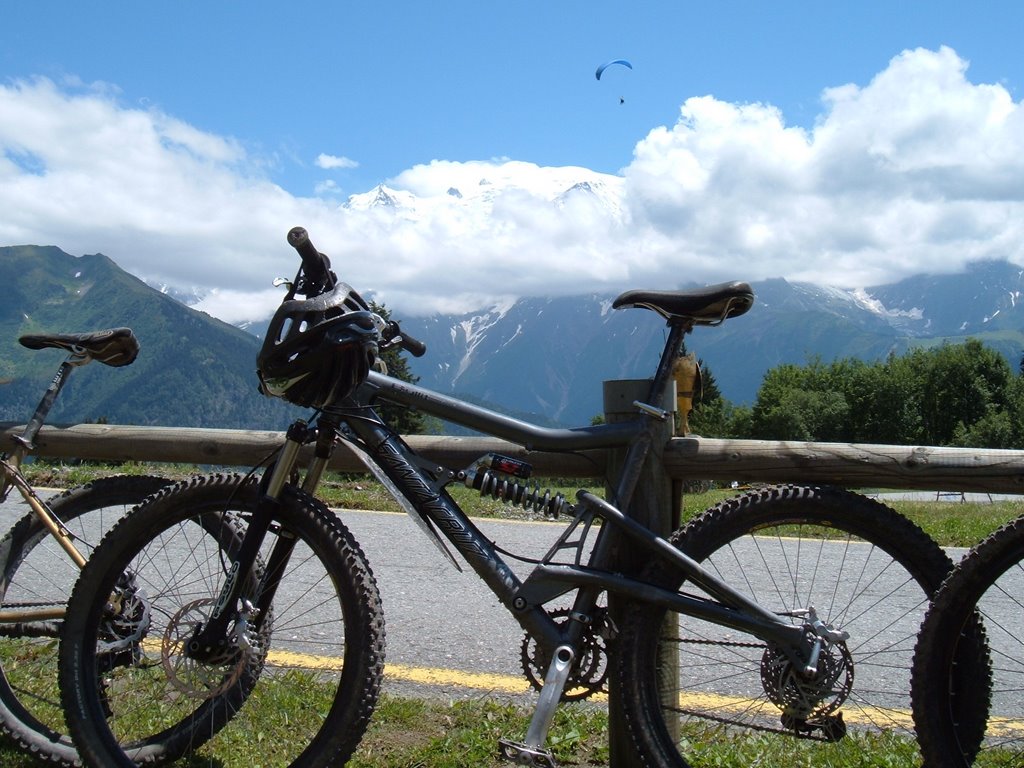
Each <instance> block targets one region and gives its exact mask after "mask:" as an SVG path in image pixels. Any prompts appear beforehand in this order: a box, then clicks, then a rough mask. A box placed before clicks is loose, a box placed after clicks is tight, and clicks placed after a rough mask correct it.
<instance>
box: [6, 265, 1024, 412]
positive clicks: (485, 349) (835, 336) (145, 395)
mask: <svg viewBox="0 0 1024 768" xmlns="http://www.w3.org/2000/svg"><path fill="white" fill-rule="evenodd" d="M1022 274H1024V272H1022V270H1021V268H1020V267H1017V266H1016V265H1013V264H1010V263H1009V262H1005V261H998V260H992V261H985V262H978V263H976V264H975V265H972V268H971V270H969V271H968V272H966V273H964V274H958V275H922V276H915V277H913V278H907V279H905V280H902V281H899V282H898V283H893V284H891V285H885V286H875V287H871V288H865V289H859V290H856V291H849V290H843V289H838V288H831V287H827V286H816V285H812V284H808V283H800V282H791V281H788V280H785V279H782V278H774V279H771V280H765V281H760V282H754V283H752V285H753V287H754V290H755V294H756V298H755V303H754V306H753V308H752V309H751V311H750V312H748V313H747V314H745V315H743V316H742V317H739V318H735V319H730V320H729V321H727V322H726V323H724V324H723V325H721V326H719V327H716V328H698V329H696V330H695V332H694V333H693V334H692V335H691V336H690V337H688V339H687V346H688V348H689V349H691V350H692V351H694V352H696V353H697V354H698V356H699V357H700V358H701V359H702V360H703V361H704V363H705V365H706V366H707V367H708V368H709V369H710V370H711V371H712V372H713V374H714V376H715V380H716V383H717V384H718V387H719V389H720V390H721V391H722V393H723V394H724V395H725V396H726V397H727V398H728V399H730V400H732V401H733V402H735V403H751V402H753V400H754V399H755V397H756V394H757V389H758V387H759V386H760V381H761V378H762V377H763V375H764V373H765V372H766V371H767V370H769V369H770V368H772V367H775V366H777V365H780V364H783V363H794V364H798V365H802V364H806V363H807V362H808V361H809V360H812V359H815V358H820V359H821V360H823V361H825V362H828V361H831V360H834V359H837V358H845V357H854V358H860V359H864V360H878V359H883V358H884V357H885V356H886V355H889V354H899V353H902V352H905V351H906V350H908V349H910V348H912V347H915V346H922V345H932V344H941V343H944V342H946V341H954V342H955V341H959V340H963V339H964V338H967V337H968V336H971V337H974V338H979V339H981V340H982V341H984V342H985V343H986V344H988V345H989V346H992V347H993V348H995V349H997V350H998V351H999V352H1001V353H1002V354H1003V355H1004V356H1005V357H1006V358H1007V360H1008V361H1009V362H1010V365H1011V367H1012V368H1013V369H1014V370H1016V369H1017V363H1018V361H1019V360H1020V358H1021V354H1022V351H1024V306H1022V305H1024V302H1022V301H1021V300H1020V297H1021V295H1022V292H1024V278H1022ZM0 280H2V281H3V283H4V285H5V286H7V299H6V301H5V302H4V303H3V305H2V306H0V419H2V420H8V421H18V420H24V419H25V418H27V416H28V415H29V413H31V409H33V408H34V407H35V405H36V403H37V402H38V399H39V397H40V396H41V394H42V392H43V389H44V388H45V386H46V384H47V383H48V381H49V379H50V378H51V377H52V376H53V372H54V370H55V369H56V365H57V363H58V362H59V361H60V359H62V358H61V357H60V355H59V354H58V353H57V352H55V351H50V352H48V353H44V352H30V351H28V350H25V349H24V348H22V347H20V346H19V345H18V344H17V341H16V339H17V336H19V335H21V334H23V333H29V332H41V331H59V332H70V331H89V330H99V329H101V328H107V327H115V326H118V325H127V326H130V327H132V328H133V329H134V330H135V331H136V335H137V336H138V337H139V339H140V342H141V344H142V352H141V354H140V356H139V360H138V361H137V362H136V363H135V364H134V365H132V366H129V367H128V368H125V369H109V368H106V367H104V366H100V365H90V366H87V367H86V368H85V369H82V370H81V371H77V372H76V373H75V375H74V376H72V378H71V381H70V383H69V385H68V387H67V389H66V391H65V392H64V393H63V394H62V396H61V399H60V401H58V406H57V408H56V409H55V410H54V413H53V418H54V419H55V420H65V421H95V420H98V419H104V420H107V421H110V422H113V423H134V424H164V425H173V426H207V427H224V428H228V427H230V428H252V429H276V428H280V427H281V426H283V425H284V424H286V423H287V422H288V421H289V420H290V419H291V418H294V417H295V415H296V411H295V409H293V408H289V407H288V406H287V405H286V404H284V403H281V402H278V401H273V400H268V399H267V398H264V397H262V396H260V395H259V394H258V393H257V392H256V377H255V355H256V351H257V349H258V347H259V343H260V342H259V339H258V338H257V337H256V335H255V334H256V333H258V330H259V328H261V327H263V326H262V324H257V325H254V326H253V328H250V329H249V330H248V331H244V330H241V329H240V328H236V327H234V326H231V325H229V324H227V323H223V322H222V321H220V320H217V319H215V318H212V317H210V316H209V315H207V314H205V313H202V312H197V311H195V310H192V309H189V308H188V307H186V306H184V305H183V304H181V303H180V302H179V301H178V300H177V299H175V298H173V297H172V296H171V295H168V294H167V293H166V292H164V291H162V290H159V289H157V288H153V287H150V286H147V285H146V284H145V283H143V282H142V281H141V280H139V279H137V278H135V277H133V276H132V275H130V274H128V273H127V272H124V271H123V270H121V269H120V268H119V267H118V266H117V265H116V264H115V263H114V262H113V261H111V260H110V259H108V258H107V257H106V256H103V255H102V254H91V255H85V256H78V257H76V256H71V255H69V254H66V253H64V252H63V251H61V250H60V249H59V248H56V247H53V246H10V247H6V248H0ZM614 298H615V294H586V295H581V296H573V297H562V298H538V297H528V298H522V299H519V300H516V301H507V302H504V303H502V304H497V305H495V306H493V307H491V308H488V309H487V310H484V311H479V312H471V313H465V314H461V315H434V316H430V317H425V318H421V317H410V318H402V317H401V315H400V314H399V313H397V312H396V310H395V308H393V307H389V309H390V310H391V312H392V315H393V316H394V317H395V319H398V320H401V321H402V324H403V326H404V327H405V328H406V329H407V330H408V331H409V333H411V334H412V335H413V336H416V337H417V338H420V339H422V340H423V341H424V342H425V343H426V344H427V350H428V351H427V354H426V355H425V356H424V357H422V358H412V359H410V360H409V369H410V371H411V372H412V373H413V374H414V375H416V376H418V377H419V379H420V384H421V385H422V386H425V387H428V388H430V389H435V390H437V391H440V392H444V393H448V394H454V395H456V396H463V397H465V398H466V399H467V400H471V401H472V402H475V403H479V404H484V405H488V406H489V407H492V408H495V409H497V410H502V411H505V412H511V413H515V414H517V415H518V416H519V417H520V418H529V419H532V420H536V421H537V422H538V423H550V424H561V425H579V424H585V423H589V422H590V420H591V419H592V418H593V417H595V416H597V415H599V414H600V413H601V411H602V405H601V387H600V382H602V381H605V380H609V379H623V378H646V377H648V376H650V375H651V373H652V372H653V370H654V367H655V365H656V363H657V360H658V356H659V355H660V352H661V348H662V344H663V342H664V338H665V334H664V322H663V320H662V319H661V318H660V317H658V316H657V315H655V314H654V313H651V312H645V311H640V310H635V309H630V310H621V311H617V310H612V309H611V303H612V300H613V299H614Z"/></svg>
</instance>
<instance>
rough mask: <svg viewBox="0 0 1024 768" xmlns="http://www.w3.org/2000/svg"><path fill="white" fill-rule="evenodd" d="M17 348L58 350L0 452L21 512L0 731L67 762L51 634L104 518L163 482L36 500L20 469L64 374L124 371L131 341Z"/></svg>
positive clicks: (59, 337)
mask: <svg viewBox="0 0 1024 768" xmlns="http://www.w3.org/2000/svg"><path fill="white" fill-rule="evenodd" d="M19 342H20V343H21V344H22V345H23V346H25V347H27V348H29V349H47V348H56V349H61V350H64V351H65V352H67V353H68V354H67V357H66V359H65V360H64V361H63V362H62V363H61V364H60V367H59V368H58V369H57V373H56V375H55V376H54V378H53V379H52V381H51V382H50V384H49V385H48V387H47V389H46V392H45V393H44V395H43V397H42V399H41V400H40V402H39V405H38V406H37V408H36V410H35V412H34V413H33V415H32V417H31V418H30V419H29V421H28V423H27V424H26V426H25V429H24V430H23V431H22V432H21V433H20V434H18V435H14V436H12V444H11V446H10V447H9V449H8V450H7V451H6V452H4V453H3V454H2V455H0V501H5V500H6V499H7V497H8V496H9V494H10V492H11V491H12V490H14V489H17V491H18V493H20V494H21V497H22V498H23V499H24V501H25V503H26V504H27V505H28V506H29V507H30V510H31V511H30V512H28V513H27V514H26V515H25V516H24V517H22V518H21V519H20V520H18V521H17V522H15V524H14V525H13V526H12V527H11V528H10V530H8V531H7V533H6V535H5V536H4V537H3V539H2V540H0V729H2V730H3V732H4V733H6V734H7V735H8V736H10V737H11V738H13V739H14V741H15V742H17V744H18V745H19V746H20V747H21V748H23V749H25V750H26V751H28V752H30V753H32V754H34V755H35V756H37V757H38V758H40V759H41V760H45V761H50V762H58V763H68V764H71V763H76V762H77V761H78V755H77V752H76V751H75V748H74V745H73V744H72V743H71V739H70V737H69V736H67V735H66V731H67V729H66V727H65V725H64V716H63V711H62V709H61V706H60V696H59V692H58V686H57V636H58V633H59V629H60V624H61V622H62V620H63V617H64V613H65V610H66V605H67V600H68V597H69V596H70V595H71V587H72V585H73V584H74V582H75V580H76V579H77V578H78V572H79V570H80V569H81V567H82V565H83V564H84V563H85V561H86V559H87V558H88V556H89V554H90V552H91V551H92V550H93V548H94V547H95V545H96V543H97V542H98V541H99V540H100V538H101V536H102V534H103V533H104V532H105V531H106V530H107V529H108V528H109V527H110V526H111V525H112V524H113V522H114V520H116V519H117V518H118V517H120V516H121V515H123V514H124V513H125V512H126V511H127V510H128V509H129V508H131V507H132V506H133V505H135V504H137V503H138V502H140V501H142V499H144V498H145V497H146V496H148V495H149V494H151V493H153V492H155V491H156V490H158V489H159V488H161V487H162V486H163V485H165V484H167V483H168V482H169V481H168V480H166V479H164V478H161V477H151V476H147V475H120V476H113V477H107V478H101V479H99V480H94V481H92V482H89V483H86V484H85V485H81V486H78V487H76V488H72V489H70V490H67V491H64V492H63V493H61V494H58V495H57V496H55V497H53V498H50V499H48V500H46V501H43V500H42V499H40V497H39V495H38V493H37V492H36V490H35V489H34V488H33V487H32V485H31V484H30V483H29V482H28V480H26V479H25V476H24V475H23V474H22V472H21V466H22V463H23V461H24V460H25V458H26V457H27V456H28V454H29V453H30V452H31V451H32V450H33V449H34V448H35V440H36V437H37V436H38V434H39V430H40V428H41V427H42V426H43V424H44V422H45V421H46V418H47V415H48V414H49V412H50V409H51V408H52V407H53V404H54V403H55V402H56V399H57V397H58V396H59V394H60V391H61V389H62V388H63V386H64V384H65V383H66V382H67V380H68V378H69V376H70V375H71V371H72V370H73V369H74V368H76V367H80V366H83V365H86V364H87V363H89V362H91V361H93V360H96V361H99V362H101V363H104V364H105V365H110V366H124V365H128V364H130V363H131V362H132V361H133V360H134V359H135V356H136V355H137V354H138V350H139V343H138V341H137V339H136V338H135V335H134V334H133V333H132V331H131V330H130V329H129V328H115V329H111V330H105V331H97V332H90V333H76V334H35V335H26V336H22V337H21V338H20V339H19Z"/></svg>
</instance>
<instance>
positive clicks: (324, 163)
mask: <svg viewBox="0 0 1024 768" xmlns="http://www.w3.org/2000/svg"><path fill="white" fill-rule="evenodd" d="M316 165H317V168H325V169H328V170H329V169H331V168H358V167H359V163H357V162H356V161H355V160H350V159H349V158H347V157H335V156H334V155H325V154H323V153H321V154H319V155H317V158H316Z"/></svg>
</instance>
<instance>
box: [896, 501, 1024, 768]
mask: <svg viewBox="0 0 1024 768" xmlns="http://www.w3.org/2000/svg"><path fill="white" fill-rule="evenodd" d="M979 638H980V639H981V643H982V644H983V647H982V653H981V654H979V653H978V649H977V646H978V644H979ZM964 659H968V660H969V661H970V662H971V663H970V664H968V665H966V669H965V663H964ZM979 666H980V667H981V673H980V674H979V673H978V671H977V670H978V667H979ZM965 679H967V680H969V681H970V684H969V685H963V684H962V681H963V680H965ZM913 699H914V720H915V722H916V724H917V732H918V738H919V739H920V741H921V751H922V753H923V754H924V757H925V764H926V765H928V766H929V767H930V768H967V766H970V765H972V764H974V765H978V766H982V765H986V766H987V765H993V766H1020V765H1024V518H1018V519H1017V520H1014V521H1013V522H1011V523H1007V524H1006V525H1004V526H1003V527H1002V528H1000V529H999V530H998V531H996V532H995V533H993V534H992V535H991V536H989V537H988V538H987V539H985V540H984V541H983V542H981V543H980V544H978V545H977V546H976V547H975V548H974V549H972V550H971V551H970V553H968V555H967V556H966V557H965V558H964V559H963V560H962V561H961V562H960V564H959V565H958V566H957V567H956V569H955V570H954V571H953V573H952V575H951V576H950V577H949V579H948V580H947V581H946V583H945V584H943V585H942V589H940V590H939V592H938V594H937V595H936V596H935V600H934V602H933V603H932V606H931V608H930V609H929V610H928V615H927V617H926V618H925V622H924V625H923V626H922V627H921V635H920V639H919V640H918V644H917V651H916V653H915V655H914V675H913ZM970 715H973V716H974V717H970ZM979 717H980V722H979V720H978V718H979Z"/></svg>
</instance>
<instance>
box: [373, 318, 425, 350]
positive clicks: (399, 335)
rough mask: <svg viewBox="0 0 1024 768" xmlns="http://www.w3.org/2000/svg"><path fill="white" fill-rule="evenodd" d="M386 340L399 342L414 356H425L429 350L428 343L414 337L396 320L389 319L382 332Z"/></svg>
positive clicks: (392, 342)
mask: <svg viewBox="0 0 1024 768" xmlns="http://www.w3.org/2000/svg"><path fill="white" fill-rule="evenodd" d="M381 335H382V336H383V338H384V340H385V341H386V342H388V343H391V344H398V345H399V346H400V347H401V348H402V349H404V350H405V351H406V352H408V353H409V354H410V355H412V356H413V357H423V355H424V353H425V352H426V351H427V345H426V344H424V343H423V342H422V341H420V340H419V339H414V338H413V337H412V336H410V335H409V334H407V333H406V332H405V331H403V330H402V328H401V327H400V326H399V325H398V323H397V322H396V321H395V320H388V321H387V325H386V326H385V327H384V330H383V332H382V334H381Z"/></svg>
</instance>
